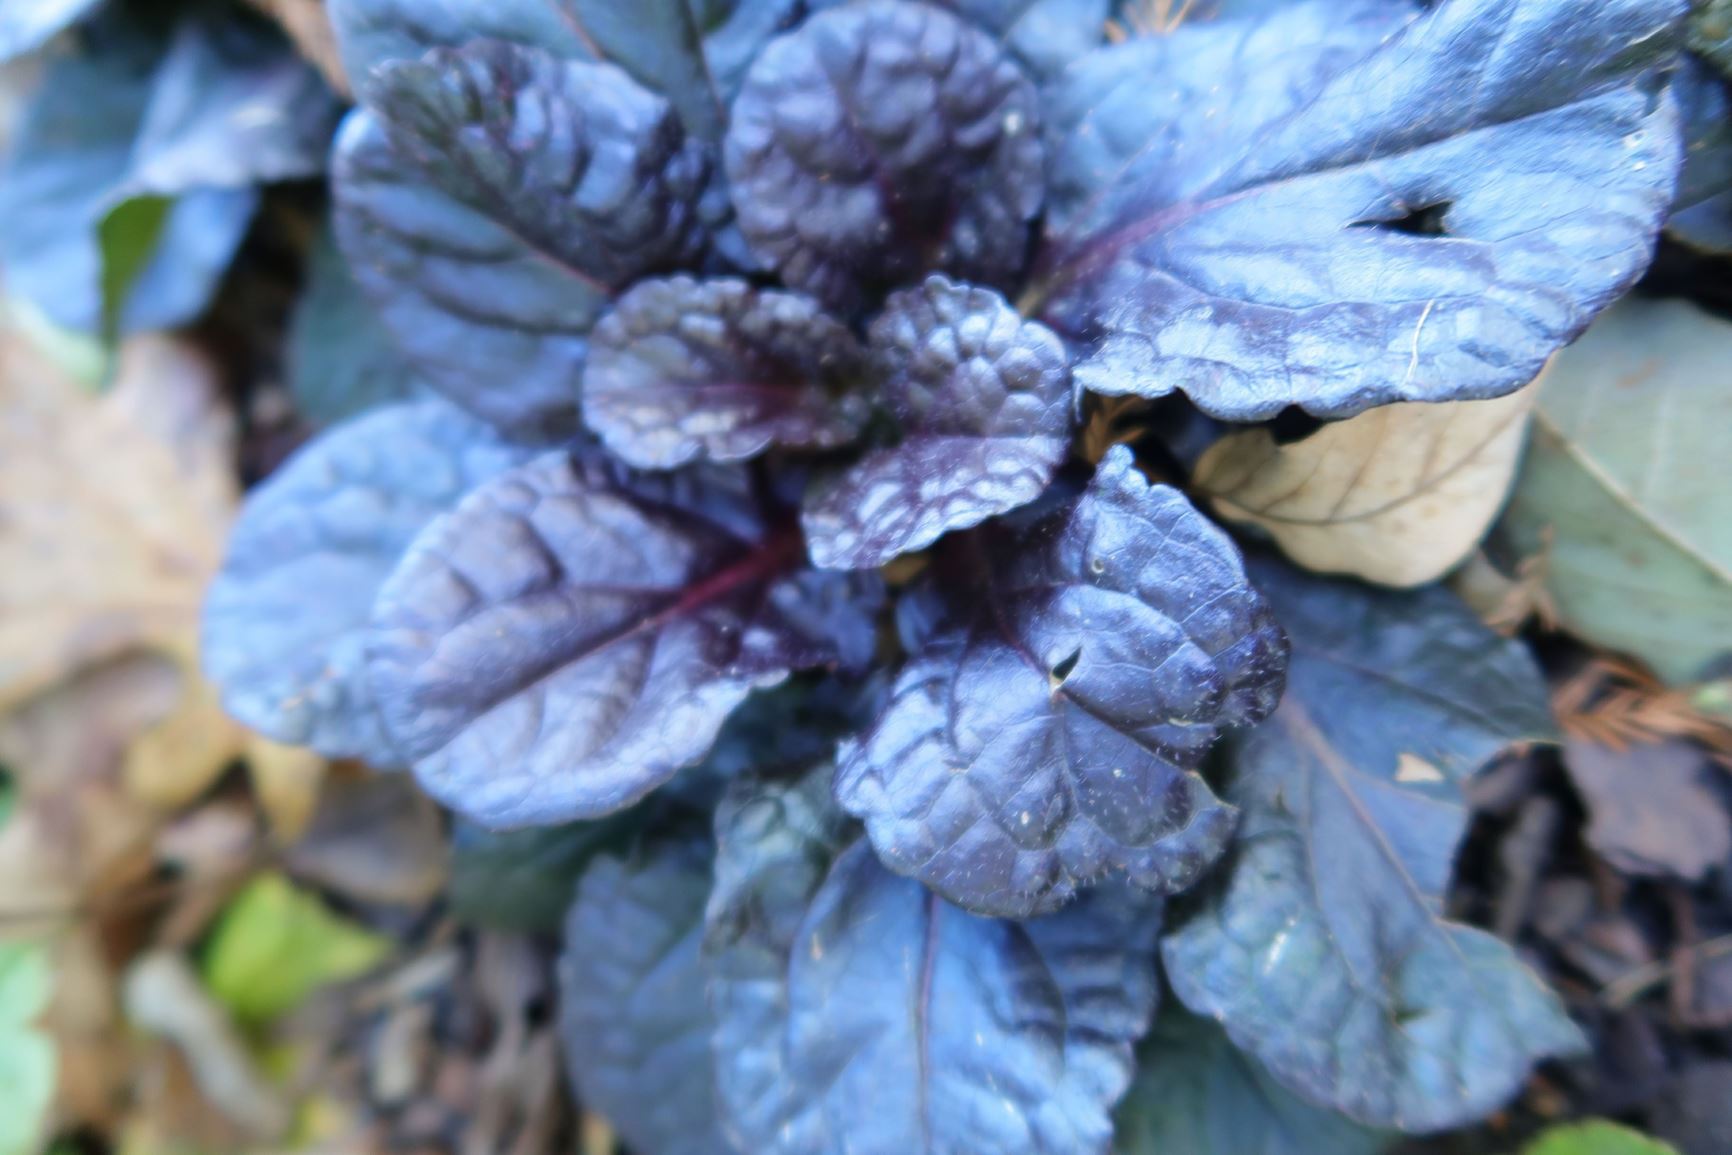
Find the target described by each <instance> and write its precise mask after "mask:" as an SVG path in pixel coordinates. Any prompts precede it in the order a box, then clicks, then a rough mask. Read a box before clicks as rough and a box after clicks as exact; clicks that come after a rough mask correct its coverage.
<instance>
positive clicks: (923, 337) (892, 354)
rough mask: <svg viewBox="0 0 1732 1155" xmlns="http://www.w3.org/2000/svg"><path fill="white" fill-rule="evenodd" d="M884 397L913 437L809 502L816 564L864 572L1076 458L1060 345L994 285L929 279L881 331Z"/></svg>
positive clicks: (990, 510) (1012, 504)
mask: <svg viewBox="0 0 1732 1155" xmlns="http://www.w3.org/2000/svg"><path fill="white" fill-rule="evenodd" d="M871 348H872V353H873V358H874V362H875V365H876V369H877V374H876V375H877V377H878V378H879V389H880V393H881V396H882V398H883V400H884V402H885V403H886V405H887V407H888V408H889V410H890V412H891V413H892V414H893V415H894V416H895V417H896V418H897V420H898V421H899V422H900V423H901V425H902V431H903V439H902V441H901V442H900V443H899V444H897V445H895V446H894V447H891V448H887V449H879V450H875V451H873V452H872V453H869V454H868V455H867V456H866V458H865V459H864V460H862V461H861V462H859V463H858V464H857V465H854V466H852V467H851V468H849V469H847V470H845V471H844V472H843V473H841V474H840V475H839V476H837V477H835V478H833V479H831V480H829V481H828V482H825V483H821V484H820V485H819V487H818V488H817V490H816V491H815V492H814V493H813V494H812V495H811V496H810V497H809V498H807V500H806V504H805V512H804V513H803V515H802V518H801V521H802V523H803V525H804V526H805V530H806V537H807V541H808V544H809V547H810V549H811V551H812V560H813V561H814V562H816V563H817V564H818V565H820V566H824V567H825V568H828V569H868V568H871V567H873V566H879V565H883V564H884V563H885V562H887V561H889V560H890V559H891V558H893V557H896V556H897V555H898V554H904V553H910V552H913V551H915V550H920V549H924V548H926V547H927V546H929V545H931V544H932V543H933V542H935V541H937V540H938V539H939V537H941V536H943V535H944V534H946V533H948V532H950V531H951V530H954V529H966V528H968V527H969V526H974V525H979V524H980V523H981V522H983V521H985V520H986V519H987V518H989V517H993V516H995V515H997V514H1001V513H1007V512H1009V511H1010V510H1013V509H1015V508H1017V507H1018V506H1021V505H1026V504H1028V503H1029V502H1031V501H1033V500H1034V499H1035V498H1037V497H1039V496H1040V495H1041V492H1042V491H1043V490H1045V489H1046V487H1047V483H1048V482H1050V481H1051V480H1052V475H1053V472H1054V471H1055V470H1056V469H1057V468H1058V466H1059V463H1060V462H1062V461H1063V460H1064V458H1065V455H1066V453H1067V452H1068V451H1069V449H1070V428H1071V410H1072V402H1071V388H1070V367H1069V365H1068V363H1067V362H1066V360H1065V351H1064V343H1063V342H1061V341H1060V340H1059V339H1058V338H1057V337H1055V336H1053V334H1052V331H1051V330H1049V329H1047V328H1046V327H1045V326H1044V325H1038V324H1035V323H1034V322H1032V321H1024V320H1023V319H1022V318H1021V317H1019V316H1017V314H1016V310H1014V309H1012V308H1011V307H1010V306H1009V305H1008V304H1006V303H1005V301H1004V298H1003V297H1000V296H999V295H998V294H997V293H995V292H993V291H992V290H991V289H981V288H975V287H973V286H969V285H958V284H955V283H953V282H951V281H948V280H946V279H945V278H943V277H940V276H936V275H935V276H932V277H928V278H927V280H926V283H925V284H924V285H922V286H920V287H919V288H916V289H908V290H905V291H903V292H900V293H896V294H893V295H892V296H891V297H890V300H889V301H888V302H887V303H886V305H885V309H884V312H883V313H882V314H880V315H879V317H878V319H877V320H876V321H875V322H873V325H872V334H871Z"/></svg>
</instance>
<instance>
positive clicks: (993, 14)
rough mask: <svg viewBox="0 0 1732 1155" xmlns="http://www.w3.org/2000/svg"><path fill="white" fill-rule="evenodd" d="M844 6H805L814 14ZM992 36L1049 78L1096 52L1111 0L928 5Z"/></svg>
mask: <svg viewBox="0 0 1732 1155" xmlns="http://www.w3.org/2000/svg"><path fill="white" fill-rule="evenodd" d="M847 2H848V0H810V4H809V6H810V7H811V8H813V9H814V10H819V9H824V8H836V7H839V6H840V5H842V4H845V3H847ZM930 2H931V3H933V4H934V5H936V6H937V7H939V8H948V9H950V10H951V11H952V12H955V13H956V14H957V15H958V16H961V17H962V18H963V19H965V20H967V21H969V22H970V23H972V24H975V25H978V26H979V27H980V28H982V29H984V30H985V31H987V32H990V33H992V34H993V35H994V36H995V37H996V38H997V39H998V40H999V42H1000V43H1002V44H1003V45H1004V46H1005V47H1006V48H1008V49H1010V50H1011V52H1013V53H1015V54H1016V57H1017V59H1019V60H1021V61H1022V62H1023V64H1025V65H1026V66H1027V67H1028V68H1029V70H1030V71H1031V72H1033V73H1034V74H1035V75H1036V76H1050V75H1052V74H1054V73H1056V72H1058V71H1059V70H1060V69H1062V68H1064V66H1065V65H1067V64H1069V63H1070V62H1071V61H1073V60H1075V59H1077V58H1078V57H1080V56H1086V55H1087V54H1088V53H1089V52H1090V51H1092V50H1093V49H1095V48H1097V47H1099V46H1100V43H1101V41H1102V40H1104V39H1105V38H1106V30H1107V17H1108V14H1109V12H1110V11H1111V9H1112V7H1113V5H1112V3H1111V0H930Z"/></svg>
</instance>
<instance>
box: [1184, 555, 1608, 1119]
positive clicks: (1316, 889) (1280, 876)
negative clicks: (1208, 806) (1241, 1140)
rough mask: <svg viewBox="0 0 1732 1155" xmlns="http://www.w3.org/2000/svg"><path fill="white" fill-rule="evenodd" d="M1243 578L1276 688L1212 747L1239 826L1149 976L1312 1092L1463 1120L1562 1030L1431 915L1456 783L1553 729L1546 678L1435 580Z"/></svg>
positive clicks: (1557, 1048) (1513, 972)
mask: <svg viewBox="0 0 1732 1155" xmlns="http://www.w3.org/2000/svg"><path fill="white" fill-rule="evenodd" d="M1251 572H1252V575H1253V577H1254V578H1255V580H1256V581H1257V583H1258V586H1259V588H1261V589H1263V590H1264V592H1265V593H1266V594H1267V595H1268V597H1269V599H1270V602H1271V604H1272V605H1273V606H1274V608H1275V613H1276V615H1277V616H1278V617H1279V619H1280V620H1281V622H1282V624H1283V625H1284V626H1285V627H1286V628H1287V630H1288V632H1289V634H1290V636H1291V637H1292V641H1293V658H1292V666H1291V668H1290V670H1289V673H1288V683H1287V695H1286V697H1285V698H1284V699H1283V700H1282V703H1281V707H1280V709H1278V710H1277V711H1276V712H1275V714H1274V716H1273V717H1272V718H1271V719H1270V720H1269V721H1268V722H1267V723H1265V724H1264V725H1263V726H1261V727H1259V728H1257V729H1255V730H1252V731H1249V732H1247V733H1245V734H1242V735H1239V736H1236V737H1234V738H1233V739H1232V741H1231V742H1230V744H1229V746H1228V749H1227V756H1226V758H1225V762H1226V766H1227V777H1226V781H1225V790H1224V793H1225V797H1226V798H1227V799H1228V800H1229V801H1230V802H1231V803H1233V804H1234V805H1235V806H1238V807H1239V808H1240V809H1241V810H1242V812H1243V818H1242V820H1241V826H1240V830H1239V834H1238V837H1237V839H1236V842H1235V848H1234V851H1233V853H1232V854H1231V855H1230V856H1229V858H1228V859H1227V861H1226V862H1225V863H1223V865H1222V867H1221V868H1220V871H1219V873H1218V874H1217V875H1216V876H1215V878H1214V879H1212V880H1211V881H1210V883H1209V884H1208V885H1207V886H1206V887H1205V889H1204V890H1203V891H1202V892H1200V898H1199V900H1198V904H1197V907H1196V909H1194V910H1193V911H1191V912H1190V913H1189V915H1188V917H1187V918H1186V919H1185V920H1184V921H1182V922H1181V923H1180V925H1179V926H1178V927H1177V928H1176V929H1175V930H1173V931H1172V932H1171V933H1169V934H1168V936H1167V938H1166V940H1165V943H1164V946H1163V951H1164V957H1165V961H1166V964H1167V975H1168V978H1169V979H1170V980H1171V982H1172V985H1173V989H1174V991H1175V992H1176V993H1177V994H1178V996H1179V998H1180V999H1181V1000H1182V1001H1183V1002H1184V1003H1185V1005H1186V1006H1188V1007H1190V1008H1191V1010H1193V1011H1195V1012H1197V1013H1198V1014H1201V1015H1206V1016H1209V1017H1212V1018H1216V1019H1219V1020H1221V1021H1222V1022H1223V1023H1224V1025H1225V1026H1226V1028H1227V1033H1228V1034H1229V1035H1230V1036H1231V1037H1232V1039H1233V1042H1234V1043H1235V1044H1237V1045H1238V1046H1240V1047H1242V1048H1244V1049H1245V1050H1247V1051H1249V1052H1251V1053H1252V1054H1253V1055H1255V1056H1256V1057H1257V1058H1258V1059H1260V1060H1261V1061H1262V1062H1263V1064H1264V1065H1265V1066H1266V1067H1267V1068H1268V1070H1269V1071H1270V1072H1271V1073H1272V1074H1273V1075H1274V1076H1275V1077H1276V1078H1277V1079H1279V1080H1280V1081H1281V1082H1282V1083H1284V1084H1286V1085H1287V1086H1288V1087H1290V1088H1291V1089H1293V1090H1294V1091H1296V1092H1298V1093H1299V1094H1300V1095H1302V1096H1303V1097H1305V1098H1307V1099H1309V1100H1311V1101H1312V1102H1315V1103H1317V1104H1319V1105H1321V1106H1328V1107H1332V1108H1334V1109H1335V1110H1338V1111H1341V1112H1343V1113H1345V1114H1347V1115H1349V1116H1351V1117H1353V1118H1355V1119H1357V1120H1359V1121H1360V1122H1362V1123H1365V1124H1367V1125H1370V1126H1375V1127H1385V1128H1396V1129H1401V1130H1409V1131H1431V1130H1439V1129H1442V1128H1446V1127H1452V1126H1457V1125H1460V1124H1462V1123H1465V1122H1468V1121H1470V1120H1474V1119H1478V1118H1480V1117H1482V1116H1484V1115H1486V1114H1488V1113H1489V1112H1491V1111H1492V1110H1494V1109H1496V1108H1497V1107H1498V1106H1500V1105H1501V1104H1503V1103H1504V1102H1505V1101H1506V1100H1508V1099H1509V1098H1510V1097H1512V1096H1513V1095H1514V1094H1515V1093H1516V1092H1517V1091H1518V1090H1519V1089H1520V1088H1521V1086H1522V1083H1523V1082H1524V1081H1525V1079H1526V1078H1527V1075H1528V1071H1529V1069H1530V1068H1531V1067H1532V1065H1533V1064H1534V1063H1535V1062H1536V1061H1538V1060H1539V1059H1541V1058H1545V1057H1548V1056H1553V1055H1559V1054H1562V1053H1565V1052H1569V1051H1573V1050H1575V1049H1576V1048H1577V1047H1578V1046H1579V1045H1580V1042H1581V1036H1580V1033H1579V1032H1578V1031H1577V1029H1576V1027H1575V1026H1574V1024H1572V1023H1571V1022H1570V1020H1569V1017H1568V1016H1567V1015H1566V1014H1565V1013H1564V1010H1563V1006H1562V1004H1561V1003H1560V1002H1559V1000H1558V999H1557V996H1555V995H1554V994H1552V993H1551V992H1550V991H1549V990H1547V989H1546V987H1545V986H1544V985H1543V984H1542V983H1541V982H1540V980H1539V978H1538V977H1537V976H1535V975H1534V974H1533V973H1532V972H1531V971H1529V970H1528V969H1527V968H1526V967H1525V966H1524V965H1523V964H1522V963H1521V961H1520V960H1519V959H1518V958H1517V957H1516V955H1515V952H1514V951H1513V950H1512V949H1511V948H1510V947H1509V946H1508V945H1507V944H1505V943H1503V942H1500V941H1499V940H1497V939H1496V938H1493V937H1492V936H1491V935H1490V934H1488V933H1487V932H1485V931H1481V930H1478V929H1475V928H1472V927H1468V926H1465V925H1462V924H1459V923H1454V922H1450V921H1448V920H1446V919H1445V918H1444V916H1443V898H1444V891H1445V888H1446V887H1447V886H1448V883H1449V878H1450V870H1451V867H1452V865H1453V862H1454V859H1455V853H1456V848H1457V846H1458V845H1459V844H1460V842H1461V838H1462V835H1463V834H1464V833H1465V831H1466V826H1467V806H1466V803H1465V801H1464V800H1463V797H1462V784H1463V783H1464V782H1465V781H1466V780H1467V779H1468V778H1470V777H1472V776H1473V775H1474V774H1475V773H1476V772H1477V771H1478V770H1479V769H1480V768H1481V767H1482V766H1484V765H1485V763H1486V762H1487V761H1489V760H1490V759H1491V758H1492V757H1493V756H1494V755H1495V754H1497V753H1498V752H1499V751H1500V750H1503V749H1505V748H1506V747H1508V746H1510V745H1512V744H1514V743H1518V742H1527V741H1534V740H1543V739H1546V738H1548V737H1549V736H1550V735H1551V734H1552V722H1551V716H1550V709H1549V706H1548V704H1547V700H1546V688H1545V683H1544V681H1543V680H1542V678H1541V677H1540V673H1539V670H1538V669H1537V668H1536V667H1535V666H1534V664H1533V661H1532V659H1531V658H1530V657H1529V656H1528V655H1527V653H1526V652H1525V650H1523V649H1522V647H1521V646H1520V645H1519V644H1518V643H1516V642H1513V641H1507V640H1505V639H1502V638H1499V637H1497V636H1496V635H1494V634H1492V633H1491V632H1490V631H1488V630H1487V629H1486V628H1485V627H1484V626H1482V625H1481V624H1480V623H1479V620H1478V619H1477V618H1475V617H1474V616H1473V615H1472V613H1471V612H1469V611H1468V609H1467V607H1466V606H1464V605H1462V604H1461V603H1460V602H1459V601H1458V600H1457V599H1456V598H1455V597H1454V595H1452V594H1450V593H1448V592H1447V591H1445V590H1443V589H1440V588H1437V587H1432V588H1429V589H1426V590H1422V591H1420V592H1417V593H1411V594H1396V593H1389V592H1379V591H1375V590H1372V589H1370V588H1368V587H1365V586H1359V585H1352V584H1347V583H1344V582H1331V581H1326V580H1324V579H1321V578H1314V577H1309V576H1306V575H1304V574H1302V573H1301V572H1300V571H1298V570H1293V569H1289V568H1287V567H1285V566H1283V565H1280V564H1279V563H1276V562H1273V561H1268V560H1265V561H1260V562H1259V563H1257V564H1256V565H1254V566H1253V567H1252V570H1251Z"/></svg>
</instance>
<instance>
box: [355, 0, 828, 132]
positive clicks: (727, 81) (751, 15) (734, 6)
mask: <svg viewBox="0 0 1732 1155" xmlns="http://www.w3.org/2000/svg"><path fill="white" fill-rule="evenodd" d="M328 5H329V8H330V10H331V20H332V23H333V24H334V25H335V26H336V30H337V36H338V40H339V42H340V43H341V45H342V49H343V60H344V63H345V65H346V66H347V68H348V72H349V75H350V76H352V77H356V78H357V79H359V80H364V78H365V77H367V76H368V75H370V74H371V72H372V70H373V69H374V68H375V67H377V66H378V65H379V64H382V63H384V62H386V61H389V60H416V59H419V58H420V57H421V54H422V53H423V52H424V51H425V50H426V49H428V48H432V47H446V48H460V47H462V46H463V45H465V44H468V43H469V42H470V41H472V40H477V39H482V38H488V39H495V40H507V41H511V42H513V43H517V44H524V45H528V46H530V47H534V48H540V49H543V50H545V51H548V52H551V53H552V54H553V55H555V56H558V57H561V58H564V59H568V60H584V61H598V60H600V61H608V62H611V63H614V64H617V65H619V66H620V67H621V68H623V69H625V71H627V72H628V73H630V74H631V75H632V77H633V78H634V79H636V80H637V81H638V82H639V83H640V84H643V85H644V86H645V87H647V88H650V89H653V90H654V91H656V92H659V93H662V94H663V95H665V96H666V97H667V98H668V100H669V101H671V102H672V103H673V104H674V106H675V107H676V108H678V109H679V112H680V115H681V117H682V118H684V121H685V124H686V127H687V129H688V130H690V131H691V132H692V133H693V134H694V135H696V136H700V137H704V138H706V139H715V138H717V137H719V136H720V135H721V131H722V127H723V125H724V124H725V123H726V120H727V105H728V104H729V103H731V102H732V100H733V98H734V94H735V93H736V92H737V91H738V89H739V86H740V79H741V77H742V76H743V75H744V74H745V71H746V67H747V66H748V65H749V64H750V63H751V62H752V60H753V58H754V57H756V56H757V54H758V50H759V49H760V48H762V47H763V45H764V43H765V41H767V40H769V39H770V37H772V36H774V35H775V34H776V33H777V32H780V31H783V30H784V29H785V28H787V27H788V26H789V25H790V24H792V23H793V21H794V20H795V19H796V18H797V17H798V16H799V14H800V11H801V8H802V4H801V0H328ZM363 88H364V86H363Z"/></svg>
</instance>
